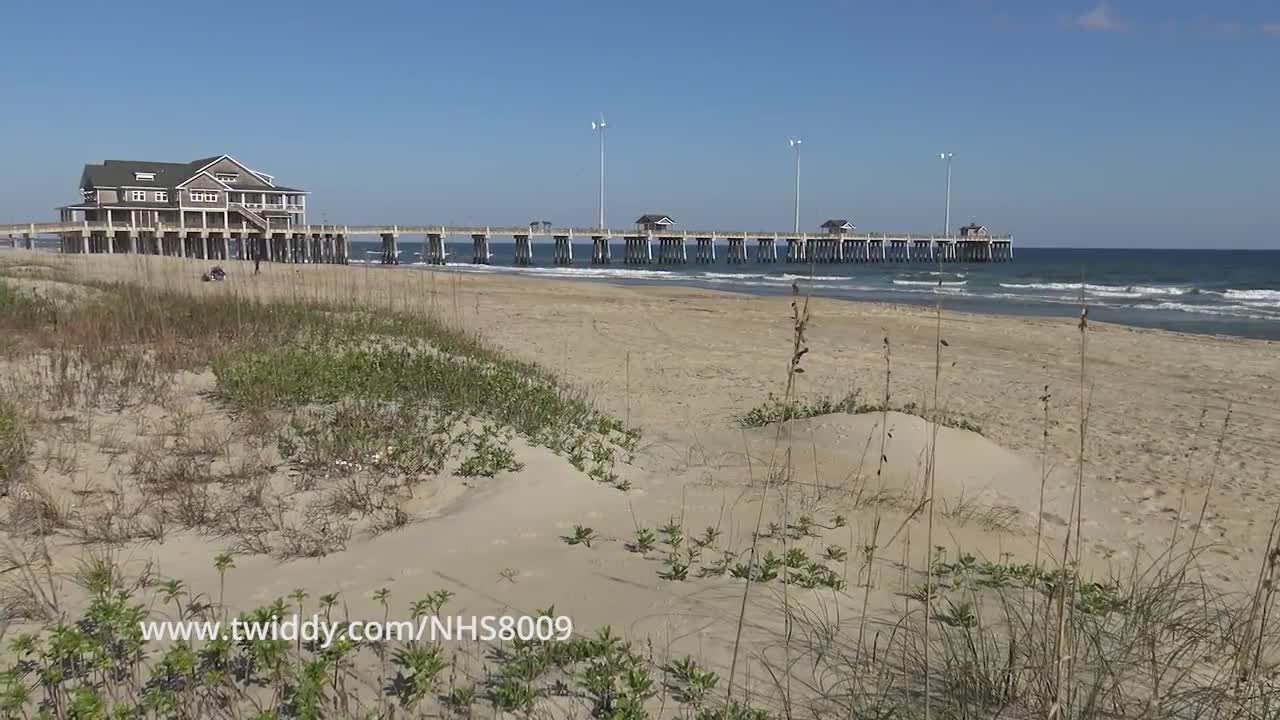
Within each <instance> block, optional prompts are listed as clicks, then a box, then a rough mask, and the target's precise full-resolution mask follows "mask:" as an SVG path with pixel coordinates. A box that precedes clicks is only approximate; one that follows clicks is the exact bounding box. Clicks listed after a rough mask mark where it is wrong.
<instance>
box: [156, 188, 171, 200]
mask: <svg viewBox="0 0 1280 720" xmlns="http://www.w3.org/2000/svg"><path fill="white" fill-rule="evenodd" d="M156 202H169V192H168V191H167V190H157V191H156Z"/></svg>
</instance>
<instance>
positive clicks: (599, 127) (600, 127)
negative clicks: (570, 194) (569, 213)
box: [591, 113, 608, 230]
mask: <svg viewBox="0 0 1280 720" xmlns="http://www.w3.org/2000/svg"><path fill="white" fill-rule="evenodd" d="M606 127H608V126H607V125H605V122H604V113H600V122H592V123H591V129H592V130H595V131H597V132H599V133H600V225H599V227H600V229H602V230H603V229H604V129H605V128H606Z"/></svg>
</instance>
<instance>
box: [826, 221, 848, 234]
mask: <svg viewBox="0 0 1280 720" xmlns="http://www.w3.org/2000/svg"><path fill="white" fill-rule="evenodd" d="M822 229H823V230H826V231H827V234H828V235H844V234H846V233H851V232H853V231H854V229H855V227H854V224H853V223H851V222H849V221H848V220H828V221H826V222H824V223H822Z"/></svg>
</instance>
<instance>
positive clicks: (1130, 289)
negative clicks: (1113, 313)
mask: <svg viewBox="0 0 1280 720" xmlns="http://www.w3.org/2000/svg"><path fill="white" fill-rule="evenodd" d="M1000 287H1002V288H1009V289H1012V290H1076V291H1079V290H1081V289H1083V290H1084V291H1085V292H1087V293H1090V294H1094V295H1101V296H1104V297H1116V298H1120V297H1145V296H1148V295H1190V294H1193V293H1195V292H1196V289H1195V288H1191V287H1177V286H1169V285H1092V284H1090V283H1083V284H1081V283H1064V282H1045V283H1000Z"/></svg>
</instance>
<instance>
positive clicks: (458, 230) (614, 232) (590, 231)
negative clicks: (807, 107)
mask: <svg viewBox="0 0 1280 720" xmlns="http://www.w3.org/2000/svg"><path fill="white" fill-rule="evenodd" d="M209 231H215V232H240V233H244V232H254V233H257V232H263V233H266V232H269V233H272V234H278V235H286V234H289V233H295V234H304V235H313V234H334V233H341V234H343V235H347V236H352V235H369V236H384V235H440V236H443V237H455V236H456V237H471V236H476V235H485V236H493V235H497V236H503V235H505V236H512V237H514V236H520V237H549V238H553V237H579V238H595V237H606V238H624V237H646V236H648V237H655V238H656V237H673V238H684V239H686V240H687V239H696V238H710V239H712V240H724V239H728V238H747V239H761V238H763V239H772V240H801V241H808V240H847V241H855V242H857V241H874V240H879V241H883V242H891V241H906V242H912V241H926V240H927V241H931V242H947V241H958V240H965V241H970V242H983V241H988V240H990V241H996V242H1008V241H1011V240H1012V239H1013V236H1012V235H990V236H987V235H983V236H977V237H975V236H964V237H962V236H958V235H950V236H948V235H941V234H938V233H903V232H855V233H846V234H843V235H833V234H830V233H825V232H811V233H810V232H801V233H794V232H778V231H774V230H677V229H674V228H671V229H666V230H641V229H636V228H595V227H561V228H542V227H528V226H522V225H516V226H491V225H294V226H292V227H289V228H271V229H270V230H263V229H259V228H245V229H236V228H216V227H201V226H191V225H187V226H181V225H170V224H150V225H132V224H128V223H108V222H90V221H79V222H74V221H59V222H47V223H20V224H9V225H0V234H7V235H23V234H29V235H40V234H56V233H75V232H150V233H157V232H167V233H169V232H174V233H184V232H185V233H198V232H209Z"/></svg>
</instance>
